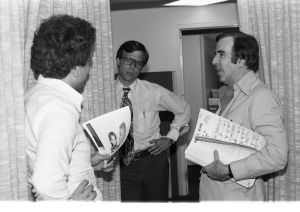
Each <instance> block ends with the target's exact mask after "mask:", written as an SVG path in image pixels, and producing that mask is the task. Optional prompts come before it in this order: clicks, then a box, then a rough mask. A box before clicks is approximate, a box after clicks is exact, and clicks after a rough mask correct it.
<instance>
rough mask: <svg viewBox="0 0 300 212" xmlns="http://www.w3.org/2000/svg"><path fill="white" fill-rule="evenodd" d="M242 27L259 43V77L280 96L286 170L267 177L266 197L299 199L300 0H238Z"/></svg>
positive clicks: (241, 28)
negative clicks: (284, 130) (284, 133)
mask: <svg viewBox="0 0 300 212" xmlns="http://www.w3.org/2000/svg"><path fill="white" fill-rule="evenodd" d="M237 3H238V13H239V22H240V30H241V31H242V32H245V33H248V34H251V35H253V36H254V37H255V38H256V39H257V41H258V42H259V45H260V56H261V57H260V69H259V76H260V78H261V79H262V80H263V81H264V82H265V83H266V84H267V85H268V86H269V87H270V88H271V89H272V90H273V91H274V92H275V93H276V94H277V95H278V96H279V99H280V101H281V104H282V107H283V111H284V124H285V127H286V130H287V137H288V144H289V156H288V164H287V166H286V167H285V169H284V170H282V171H279V172H276V173H272V174H269V175H268V176H266V177H265V178H266V181H265V182H266V183H265V184H266V191H267V200H269V201H299V200H300V165H299V164H300V123H299V122H300V113H299V112H300V111H299V106H300V105H299V97H300V93H299V85H300V84H299V68H300V67H299V62H300V36H299V35H300V2H299V1H297V0H238V1H237Z"/></svg>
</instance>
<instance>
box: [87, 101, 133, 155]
mask: <svg viewBox="0 0 300 212" xmlns="http://www.w3.org/2000/svg"><path fill="white" fill-rule="evenodd" d="M130 122H131V113H130V109H129V106H126V107H123V108H120V109H118V110H114V111H112V112H109V113H106V114H104V115H101V116H98V117H96V118H94V119H92V120H90V121H87V122H85V123H83V128H84V129H85V130H86V131H87V133H88V135H89V136H90V138H91V140H92V141H93V142H94V144H95V146H96V147H97V149H98V151H99V152H100V153H101V154H110V155H112V154H114V153H115V152H116V151H117V150H118V149H119V148H120V147H121V146H122V144H123V143H124V141H125V140H126V138H127V135H128V132H129V128H130Z"/></svg>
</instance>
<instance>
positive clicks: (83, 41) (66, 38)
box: [30, 15, 96, 79]
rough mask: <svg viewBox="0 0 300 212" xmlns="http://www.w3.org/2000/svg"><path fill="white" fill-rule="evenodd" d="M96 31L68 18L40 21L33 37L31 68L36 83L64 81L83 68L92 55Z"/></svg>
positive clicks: (90, 26)
mask: <svg viewBox="0 0 300 212" xmlns="http://www.w3.org/2000/svg"><path fill="white" fill-rule="evenodd" d="M95 41H96V29H95V28H94V27H93V26H92V25H91V24H90V23H89V22H87V21H85V20H83V19H81V18H77V17H73V16H70V15H54V16H51V17H50V18H48V19H45V20H43V22H42V23H41V25H40V26H39V28H38V29H37V30H36V31H35V33H34V38H33V45H32V47H31V59H30V68H31V69H32V71H33V72H34V77H35V79H37V78H38V76H39V75H40V74H42V76H43V77H45V78H55V79H63V78H65V77H66V76H67V75H68V74H69V73H70V72H71V70H72V69H74V68H75V67H76V66H81V67H83V66H85V65H86V64H87V63H88V62H89V59H90V58H91V56H92V54H93V50H94V47H95Z"/></svg>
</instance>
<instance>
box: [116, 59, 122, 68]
mask: <svg viewBox="0 0 300 212" xmlns="http://www.w3.org/2000/svg"><path fill="white" fill-rule="evenodd" d="M120 62H121V61H120V58H117V60H116V63H117V66H118V67H119V65H120Z"/></svg>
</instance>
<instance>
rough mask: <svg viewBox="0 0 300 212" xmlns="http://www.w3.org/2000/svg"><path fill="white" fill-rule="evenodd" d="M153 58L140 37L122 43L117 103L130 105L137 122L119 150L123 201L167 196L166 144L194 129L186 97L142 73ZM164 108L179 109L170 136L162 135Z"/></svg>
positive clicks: (169, 109) (139, 200)
mask: <svg viewBox="0 0 300 212" xmlns="http://www.w3.org/2000/svg"><path fill="white" fill-rule="evenodd" d="M148 59H149V54H148V52H147V50H146V48H145V46H144V45H143V44H141V43H140V42H137V41H127V42H125V43H124V44H122V45H121V46H120V48H119V50H118V52H117V56H116V63H117V66H118V69H119V75H118V78H117V80H116V96H117V104H118V106H120V107H124V106H129V107H130V108H131V112H132V126H131V128H130V131H129V134H128V137H127V139H126V141H125V142H124V144H123V146H122V147H121V148H120V151H119V153H120V158H121V161H122V162H121V165H120V168H121V200H122V201H135V202H145V201H156V202H162V201H167V199H168V179H169V162H168V158H167V154H166V151H165V150H166V149H167V148H169V146H170V145H172V144H173V143H174V142H175V141H176V140H177V139H178V137H179V136H180V135H182V134H184V133H185V132H187V131H188V129H189V127H188V122H189V120H190V115H191V109H190V106H189V104H188V103H187V102H186V101H184V100H183V99H181V98H179V97H178V96H176V95H175V94H174V93H172V92H170V91H169V90H167V89H165V88H163V87H162V86H160V85H157V84H155V83H151V82H148V81H145V80H140V79H138V78H137V77H138V75H139V74H140V72H141V71H142V69H143V68H144V66H145V65H146V64H147V62H148ZM159 111H171V112H173V113H174V115H175V118H174V120H173V122H172V123H171V126H170V131H169V133H168V134H167V136H166V137H161V135H160V128H159V125H160V119H159Z"/></svg>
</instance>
